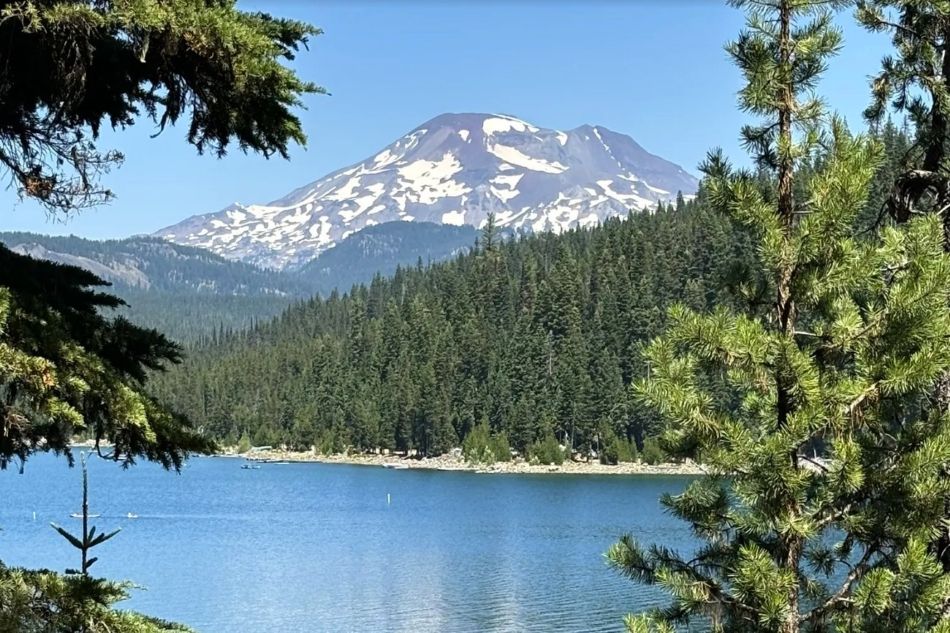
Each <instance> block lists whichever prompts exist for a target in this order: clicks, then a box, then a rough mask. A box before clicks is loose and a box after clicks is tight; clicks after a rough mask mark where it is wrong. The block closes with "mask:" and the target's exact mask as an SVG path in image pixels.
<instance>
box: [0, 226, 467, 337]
mask: <svg viewBox="0 0 950 633" xmlns="http://www.w3.org/2000/svg"><path fill="white" fill-rule="evenodd" d="M476 234H477V231H476V230H475V229H474V228H472V227H457V226H443V225H438V224H431V223H408V222H391V223H387V224H381V225H378V226H373V227H370V228H368V229H366V230H365V231H359V232H357V233H354V234H353V235H351V236H349V237H348V238H347V239H345V240H343V241H342V242H340V244H338V245H337V246H336V247H335V248H332V249H330V250H328V251H326V252H325V253H323V254H322V255H321V256H320V257H319V258H317V259H316V260H314V261H312V262H310V263H309V264H307V265H306V266H305V267H304V268H303V269H302V270H300V271H298V272H282V271H275V270H266V269H262V268H258V267H256V266H253V265H251V264H246V263H244V262H237V261H232V260H228V259H225V258H223V257H221V256H220V255H216V254H214V253H211V252H210V251H206V250H204V249H201V248H196V247H192V246H182V245H179V244H173V243H171V242H167V241H165V240H162V239H159V238H154V237H131V238H128V239H123V240H105V241H98V240H88V239H83V238H80V237H75V236H68V237H57V236H48V235H39V234H36V233H13V232H8V233H0V242H2V243H4V244H6V245H7V246H8V247H9V248H10V249H12V250H13V251H15V252H18V253H22V254H25V255H30V256H32V257H36V258H39V259H47V260H50V261H55V262H60V263H63V264H71V265H73V266H80V267H82V268H85V269H87V270H89V271H91V272H93V273H95V274H96V275H98V276H99V277H102V278H103V279H105V280H106V281H108V282H110V283H112V284H113V286H112V289H111V290H112V292H114V293H115V294H117V295H118V296H120V297H121V298H122V299H124V300H125V301H126V302H127V303H128V304H129V307H127V308H124V311H125V314H126V315H127V316H128V317H129V318H131V319H132V320H133V321H135V322H136V323H139V324H141V325H144V326H147V327H153V328H156V329H158V330H160V331H162V332H164V333H166V334H168V335H169V336H171V337H172V338H174V339H175V340H178V341H182V342H190V341H195V340H197V339H199V338H201V337H206V336H211V335H213V334H216V333H218V332H220V331H222V330H225V331H226V330H237V329H243V328H246V327H248V326H250V325H253V324H255V323H259V322H262V321H266V320H268V319H271V318H273V317H274V316H276V315H278V314H280V313H281V312H283V311H284V309H286V308H287V307H288V306H289V305H291V304H292V303H293V302H294V301H297V300H301V299H305V298H309V297H311V296H313V295H324V296H326V295H329V294H330V293H331V292H332V291H333V290H334V289H337V288H339V289H340V290H342V291H346V290H349V289H350V288H351V287H352V286H353V285H354V284H360V283H367V282H369V281H370V280H372V278H373V277H374V275H376V274H382V275H389V274H392V273H393V272H395V270H396V268H397V267H398V266H415V264H416V262H418V261H419V260H420V259H421V260H422V261H423V262H425V263H429V262H436V261H441V260H444V259H447V258H450V257H452V256H454V255H455V254H456V253H458V252H461V251H466V250H468V248H469V247H471V246H472V245H473V244H474V242H475V238H476Z"/></svg>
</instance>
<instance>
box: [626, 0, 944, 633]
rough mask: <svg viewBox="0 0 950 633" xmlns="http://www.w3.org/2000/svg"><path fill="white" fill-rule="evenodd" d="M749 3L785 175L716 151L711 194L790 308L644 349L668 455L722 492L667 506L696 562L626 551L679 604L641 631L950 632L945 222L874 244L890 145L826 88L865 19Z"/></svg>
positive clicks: (737, 46) (760, 146)
mask: <svg viewBox="0 0 950 633" xmlns="http://www.w3.org/2000/svg"><path fill="white" fill-rule="evenodd" d="M734 4H737V5H741V6H743V7H745V8H746V9H747V13H748V22H747V29H746V31H744V32H743V33H742V34H741V35H740V37H739V39H738V40H737V41H736V42H735V43H734V44H732V45H730V47H729V52H730V53H731V54H732V56H733V58H734V60H735V62H736V64H737V66H738V67H739V68H740V69H741V70H742V72H743V75H744V77H745V79H746V82H747V83H746V86H745V87H744V88H743V90H742V91H740V93H739V97H740V98H739V101H740V105H741V106H742V107H743V108H744V109H746V110H748V111H749V112H751V113H753V114H755V115H757V116H759V117H761V118H762V120H761V121H760V122H758V124H757V125H756V126H754V127H748V128H746V129H745V130H744V136H745V138H746V139H747V141H749V143H748V145H749V147H750V149H751V150H752V153H753V158H754V160H755V161H756V162H757V163H758V164H759V165H760V166H762V167H764V172H762V173H759V174H755V173H750V172H748V171H745V170H735V169H733V168H732V167H731V166H730V165H729V163H728V162H727V161H726V160H725V159H724V158H723V157H722V155H721V154H720V153H718V152H715V153H713V154H712V155H711V156H710V158H709V160H708V161H707V163H706V164H705V165H704V172H705V173H706V175H707V178H706V180H705V182H704V186H705V191H706V195H707V196H708V199H709V201H710V204H711V205H712V206H713V207H714V208H717V209H719V210H720V211H721V212H722V213H724V214H728V215H730V216H731V217H734V218H735V219H736V220H738V221H741V222H743V223H744V224H745V225H746V226H748V227H749V230H750V231H751V232H752V233H753V234H754V235H755V237H756V241H757V250H758V254H759V262H758V266H759V277H760V279H761V280H762V281H763V282H764V284H765V287H766V288H767V290H768V292H767V293H765V294H764V296H767V297H768V300H767V303H764V304H750V305H746V306H743V307H742V309H740V310H735V309H730V308H729V307H727V306H726V305H719V306H717V307H716V308H715V309H713V310H696V309H694V308H691V307H690V306H688V305H682V304H680V305H677V306H674V307H673V308H672V309H671V310H670V312H669V320H668V325H667V329H666V331H665V333H664V334H663V335H661V336H659V337H657V338H655V339H654V340H653V341H652V342H651V343H650V344H649V346H647V348H646V350H645V352H644V359H645V361H646V362H647V363H648V365H649V368H650V372H649V374H648V375H647V376H645V377H644V378H643V379H640V380H638V381H637V382H636V387H635V390H636V393H637V396H638V399H639V400H641V401H642V402H643V403H644V404H646V405H648V406H649V407H651V408H652V409H653V410H654V411H655V412H656V413H657V414H658V415H660V416H661V417H662V418H663V420H665V421H666V422H667V423H668V425H669V426H668V428H667V430H666V432H665V433H664V436H663V440H664V441H663V446H664V447H665V448H666V449H668V450H669V451H670V452H671V453H672V454H674V455H675V456H682V457H692V458H697V457H701V458H702V460H703V463H704V465H705V467H706V468H707V469H709V471H710V473H711V475H710V476H708V477H703V478H700V479H697V480H696V481H694V482H693V483H692V484H691V485H690V486H689V487H688V488H687V489H686V490H685V491H684V492H683V493H681V494H678V495H668V496H666V497H664V498H663V504H664V505H665V506H666V507H667V508H668V509H669V511H670V512H671V513H672V514H674V515H675V516H677V517H679V518H680V519H682V520H683V521H685V522H687V523H688V524H689V526H690V527H691V529H692V532H693V535H694V537H695V539H696V542H697V543H696V546H695V548H694V551H690V552H682V553H681V552H674V551H671V550H669V549H668V548H665V547H662V546H653V547H649V548H645V547H643V546H642V545H641V544H639V543H638V542H637V540H636V539H635V538H633V537H632V536H628V537H625V538H623V539H621V541H620V542H618V543H617V544H616V545H615V546H614V547H613V548H611V550H610V551H609V553H608V559H609V561H610V563H611V564H612V565H613V566H614V567H615V568H616V569H618V570H619V571H621V572H622V573H624V574H625V575H627V576H629V577H630V578H632V579H634V580H636V581H638V582H642V583H648V584H656V585H659V586H662V587H663V588H664V589H665V590H666V591H668V592H669V594H670V596H671V598H672V600H671V603H670V604H669V605H668V606H666V607H663V608H655V609H652V610H650V611H648V612H646V613H643V614H641V615H639V616H636V617H635V616H631V617H629V618H628V619H627V628H628V630H629V631H630V632H631V633H648V632H654V631H655V632H663V633H672V631H674V630H680V629H686V628H692V627H693V626H699V627H708V628H709V629H710V630H712V631H715V632H717V633H719V632H721V633H773V632H775V633H799V632H808V633H825V632H829V633H831V632H836V631H848V632H853V633H865V632H868V633H869V632H871V631H874V632H877V631H881V632H883V631H902V632H911V631H913V632H920V633H924V632H938V631H939V632H946V631H947V630H950V620H948V619H947V617H946V614H947V605H948V604H950V577H947V576H942V575H941V574H940V566H939V564H938V561H937V560H935V558H934V557H933V556H931V555H929V554H928V552H927V548H928V544H929V543H930V542H931V540H932V538H933V536H934V533H935V529H934V528H935V526H937V525H938V523H939V521H940V519H941V518H942V517H943V516H944V501H945V499H946V498H947V495H948V493H950V481H948V478H947V477H946V474H945V473H946V470H945V468H946V466H945V465H946V464H947V463H948V461H950V416H948V415H947V412H946V411H945V410H939V411H937V410H930V408H929V406H927V405H928V398H929V396H930V394H931V392H932V388H933V385H934V383H935V382H936V381H937V379H938V378H940V377H941V376H943V375H945V373H946V372H947V370H948V369H950V345H948V344H947V341H948V338H950V315H948V311H947V309H946V308H947V301H948V299H950V256H948V255H947V253H945V252H944V250H943V231H942V227H941V222H940V221H939V220H938V219H937V218H935V217H933V216H921V217H918V218H914V219H913V220H911V221H909V222H908V223H907V224H905V225H903V226H902V227H900V228H894V227H887V228H886V229H883V230H881V231H877V232H872V233H870V234H864V235H860V234H859V233H858V231H856V229H855V225H856V224H857V223H858V217H859V214H860V212H861V210H862V208H863V207H864V206H865V204H866V202H867V197H868V194H869V192H870V191H873V189H874V187H873V186H872V180H873V177H874V175H875V173H877V174H880V173H881V171H880V165H881V154H882V152H881V147H880V145H879V144H878V143H876V142H874V141H873V140H871V139H869V138H867V137H863V136H857V137H855V136H852V135H851V134H850V133H849V132H848V131H847V129H846V128H845V126H844V124H843V123H842V122H841V121H840V120H838V119H834V118H832V119H831V122H830V125H829V124H827V122H826V121H827V119H826V118H825V117H824V116H823V112H822V107H821V103H820V101H818V100H817V98H816V96H815V95H814V93H813V91H812V87H813V86H814V85H816V82H817V79H818V76H819V74H820V72H821V71H822V70H823V69H824V67H825V66H826V61H827V58H828V57H829V56H830V55H832V54H833V53H834V52H836V51H837V49H838V44H839V42H840V33H839V32H838V30H837V28H836V27H835V22H834V16H833V14H832V13H831V11H830V9H832V8H836V7H838V6H841V5H843V4H844V3H842V2H821V1H820V0H736V2H734ZM906 4H908V5H911V4H912V5H915V6H917V5H926V4H929V3H918V2H908V3H906ZM806 158H807V159H814V160H806ZM763 176H764V177H763ZM816 452H818V453H819V454H820V455H821V456H822V457H823V459H815V457H814V456H815V454H816Z"/></svg>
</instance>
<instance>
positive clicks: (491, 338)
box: [151, 200, 755, 459]
mask: <svg viewBox="0 0 950 633" xmlns="http://www.w3.org/2000/svg"><path fill="white" fill-rule="evenodd" d="M396 224H397V225H399V224H408V223H396ZM413 224H414V223H413ZM413 224H409V226H413ZM384 226H385V225H384ZM374 228H376V227H374ZM338 248H339V247H338ZM330 252H332V251H327V253H330ZM754 258H755V250H754V249H753V248H752V247H751V245H750V243H749V240H748V236H747V234H746V233H745V232H744V228H742V227H741V226H739V225H738V224H736V223H735V222H733V221H732V220H731V219H730V218H729V217H727V216H725V215H723V214H720V213H717V212H715V211H713V210H711V209H709V208H708V207H706V206H705V204H704V202H703V201H701V200H698V201H697V200H694V201H686V202H684V204H682V205H666V206H664V208H663V209H662V210H658V211H657V212H655V213H639V214H633V215H632V217H630V218H629V219H627V220H623V221H621V220H619V219H610V220H608V221H606V222H604V223H603V224H602V225H600V226H598V227H596V228H594V229H591V230H578V231H569V232H564V233H561V234H553V233H537V234H533V235H528V236H525V237H524V238H522V239H520V240H506V241H504V242H501V243H495V244H494V245H493V247H492V249H491V251H486V250H484V249H481V248H480V249H477V250H472V251H470V252H468V253H466V254H464V255H460V256H458V257H454V258H452V259H450V260H448V261H445V262H443V263H440V264H437V265H435V266H431V267H427V268H424V269H419V268H417V267H415V266H411V267H408V268H404V269H402V270H401V271H400V272H399V273H397V274H396V275H394V276H392V277H389V278H386V279H380V280H378V281H377V282H375V283H373V285H372V287H371V288H369V289H365V288H364V289H361V290H358V291H357V292H355V293H352V294H348V295H341V296H338V297H333V298H327V299H314V300H312V301H307V302H302V303H299V304H296V305H294V306H293V307H291V308H289V309H288V310H287V311H286V312H285V313H284V314H283V315H282V316H281V317H280V318H279V319H275V320H273V321H271V322H269V323H266V324H264V325H262V326H260V327H258V328H256V329H254V330H253V331H245V332H238V333H235V334H233V335H232V336H227V337H224V338H223V339H222V340H219V341H218V342H217V344H215V345H207V346H202V347H200V348H198V349H195V350H194V351H193V353H192V354H190V355H189V357H188V358H187V359H186V360H185V363H184V364H183V365H182V366H180V367H177V368H175V369H174V370H173V371H171V372H169V373H167V374H163V375H161V376H157V377H156V378H155V380H154V381H153V382H152V383H151V384H152V386H153V387H154V389H155V395H156V396H158V397H159V398H160V399H161V400H162V401H163V402H168V403H170V404H171V405H172V406H173V407H174V408H175V409H176V410H178V411H181V412H183V413H187V414H189V415H191V416H193V417H194V418H195V419H199V420H201V421H202V423H203V424H204V425H205V428H206V429H207V430H208V432H209V433H212V434H214V435H215V436H217V437H221V438H226V441H231V442H236V441H237V438H238V437H239V436H240V435H241V434H242V433H247V434H248V436H249V438H250V439H251V441H252V443H254V444H272V445H280V444H287V445H289V446H293V447H296V448H300V449H309V447H311V446H314V445H315V446H317V447H320V449H321V450H324V451H342V450H343V449H344V447H350V448H352V449H353V450H356V451H359V450H361V449H363V450H375V449H377V448H388V449H391V450H397V451H406V450H418V451H420V452H424V453H427V454H430V455H436V454H439V453H442V452H444V451H447V450H449V449H451V448H452V447H455V446H460V445H464V444H461V443H464V442H465V440H466V438H467V437H469V434H470V433H471V432H472V430H473V428H474V427H475V426H476V425H477V424H479V423H482V424H486V425H487V424H490V425H491V428H492V431H493V432H494V433H504V434H505V436H506V439H507V442H509V443H510V446H511V447H512V448H515V449H517V450H519V451H521V452H522V454H524V453H525V452H527V453H528V454H531V455H535V454H536V453H535V450H536V449H537V448H538V446H537V444H536V443H537V442H542V447H543V443H544V442H545V439H546V438H549V439H550V437H551V435H552V434H555V435H556V436H557V439H558V441H559V442H561V443H563V444H565V445H568V444H572V445H573V446H574V447H578V448H581V447H583V448H588V447H599V446H601V445H602V444H603V443H608V442H610V441H612V440H613V439H614V438H616V437H618V436H619V437H620V438H622V439H623V440H624V442H625V443H626V442H627V439H628V438H631V437H632V438H635V439H636V440H637V442H638V443H640V445H641V447H642V445H643V444H642V442H643V440H644V439H645V438H649V437H650V436H652V435H653V434H654V433H657V432H658V431H659V430H660V429H659V426H658V425H657V423H656V417H655V416H653V415H652V414H651V413H650V412H649V411H646V410H643V409H642V408H639V407H637V406H636V404H635V403H633V402H632V401H631V400H630V388H629V386H630V383H631V381H632V380H633V379H634V378H636V377H639V376H642V375H643V373H644V372H645V362H644V361H643V360H642V359H641V358H640V356H639V355H638V354H637V353H636V350H638V349H639V347H640V346H641V345H642V344H643V343H645V342H646V341H649V340H650V339H651V338H653V337H655V336H656V335H657V333H658V332H661V331H662V329H663V327H664V322H665V320H666V318H667V317H666V314H667V312H666V308H667V307H668V306H669V305H671V304H673V303H679V302H682V303H685V304H686V305H689V306H690V307H692V308H694V309H696V310H706V309H710V308H711V307H712V306H714V305H719V306H726V305H730V304H728V303H726V302H727V301H729V296H730V295H729V294H728V293H727V292H725V291H723V290H722V279H723V278H725V277H726V276H727V275H728V274H730V272H731V271H733V270H734V269H735V267H736V266H746V267H751V266H753V265H754V263H753V262H754ZM486 434H487V431H486ZM228 438H229V439H228ZM548 443H549V444H550V443H552V442H551V441H548ZM554 445H555V446H556V444H554ZM539 459H543V457H539Z"/></svg>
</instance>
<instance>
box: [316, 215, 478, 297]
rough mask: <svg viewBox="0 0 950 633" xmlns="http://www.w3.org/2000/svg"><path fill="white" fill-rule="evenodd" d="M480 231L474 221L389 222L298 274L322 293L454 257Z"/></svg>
mask: <svg viewBox="0 0 950 633" xmlns="http://www.w3.org/2000/svg"><path fill="white" fill-rule="evenodd" d="M477 237H478V231H477V230H475V228H474V227H471V226H450V225H444V224H434V223H432V222H387V223H386V224H379V225H376V226H370V227H367V228H365V229H363V230H362V231H359V232H357V233H354V234H353V235H351V236H350V237H348V238H347V239H345V240H343V241H342V242H340V243H339V244H338V245H336V246H334V247H333V248H331V249H330V250H328V251H325V252H323V253H322V254H320V255H319V256H318V257H317V258H316V259H314V260H312V261H310V263H308V264H306V265H304V266H303V268H301V269H300V271H299V272H298V273H297V276H298V277H300V278H301V279H305V280H307V282H309V283H312V284H313V285H314V287H315V288H316V289H317V290H318V293H319V294H326V293H327V292H329V291H331V290H333V288H340V289H341V290H345V289H349V288H350V287H352V286H353V285H354V284H358V283H363V282H366V281H368V280H369V279H372V277H373V275H375V274H376V273H379V274H381V275H383V276H387V275H391V274H392V273H394V272H395V271H396V268H397V267H398V266H407V265H413V264H415V263H416V262H418V261H419V260H422V262H423V263H430V262H438V261H442V260H445V259H449V258H450V257H453V256H454V255H456V254H458V253H460V252H466V251H468V250H469V249H470V248H471V247H472V246H473V245H474V243H475V239H476V238H477Z"/></svg>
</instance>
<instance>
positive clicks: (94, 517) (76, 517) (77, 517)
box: [69, 512, 102, 519]
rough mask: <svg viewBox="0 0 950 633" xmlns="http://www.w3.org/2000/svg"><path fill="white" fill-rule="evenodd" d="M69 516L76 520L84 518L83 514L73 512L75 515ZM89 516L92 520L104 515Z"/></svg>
mask: <svg viewBox="0 0 950 633" xmlns="http://www.w3.org/2000/svg"><path fill="white" fill-rule="evenodd" d="M69 516H71V517H72V518H74V519H81V518H82V512H73V513H72V514H70V515H69ZM88 516H89V518H90V519H98V518H99V517H101V516H102V515H101V514H90V515H88Z"/></svg>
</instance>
